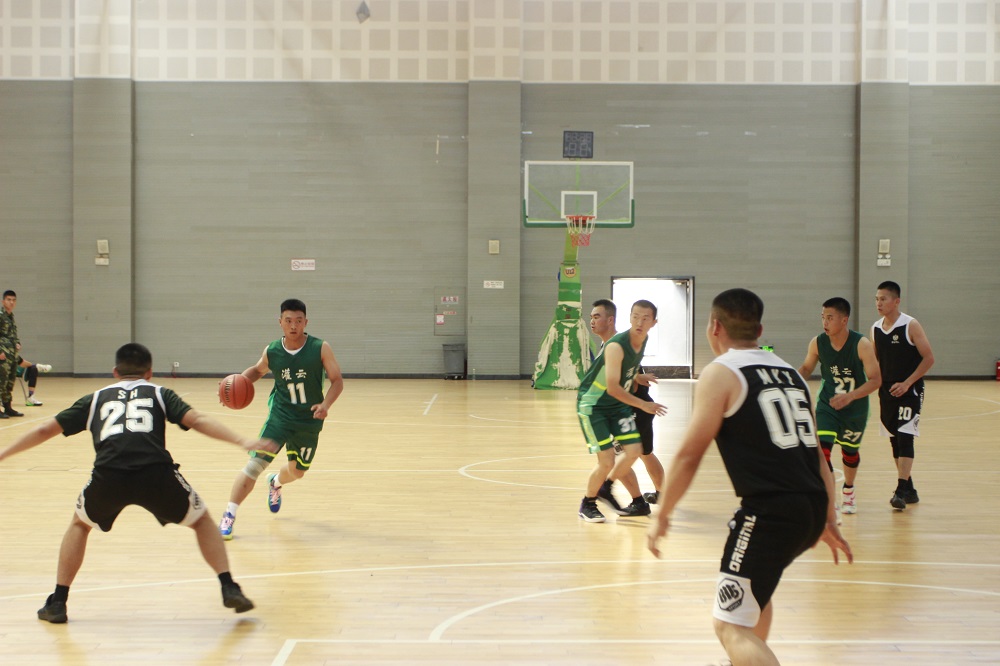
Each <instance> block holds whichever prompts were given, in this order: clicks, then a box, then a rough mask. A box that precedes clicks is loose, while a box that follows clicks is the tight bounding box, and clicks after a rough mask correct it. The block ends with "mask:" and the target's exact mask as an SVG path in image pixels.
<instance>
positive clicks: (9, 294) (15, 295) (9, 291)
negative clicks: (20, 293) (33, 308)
mask: <svg viewBox="0 0 1000 666" xmlns="http://www.w3.org/2000/svg"><path fill="white" fill-rule="evenodd" d="M8 296H13V297H14V298H17V294H15V293H14V290H13V289H8V290H7V291H5V292H3V297H4V298H7V297H8Z"/></svg>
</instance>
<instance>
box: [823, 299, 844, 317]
mask: <svg viewBox="0 0 1000 666" xmlns="http://www.w3.org/2000/svg"><path fill="white" fill-rule="evenodd" d="M823 307H824V308H830V309H833V310H836V311H837V312H839V313H840V314H842V315H844V316H845V317H850V316H851V304H850V302H848V300H847V299H846V298H841V297H840V296H834V297H833V298H830V299H827V300H826V301H824V302H823Z"/></svg>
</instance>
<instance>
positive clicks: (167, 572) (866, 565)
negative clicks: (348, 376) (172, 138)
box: [0, 376, 1000, 666]
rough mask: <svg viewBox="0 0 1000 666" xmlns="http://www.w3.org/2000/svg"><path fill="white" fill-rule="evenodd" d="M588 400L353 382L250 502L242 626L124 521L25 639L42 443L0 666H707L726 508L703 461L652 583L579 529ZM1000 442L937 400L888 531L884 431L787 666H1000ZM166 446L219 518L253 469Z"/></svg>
mask: <svg viewBox="0 0 1000 666" xmlns="http://www.w3.org/2000/svg"><path fill="white" fill-rule="evenodd" d="M157 381H159V382H161V383H162V384H164V385H166V386H169V387H171V388H173V389H174V390H176V391H177V392H178V393H180V394H181V395H182V396H183V397H184V398H185V399H186V400H188V401H189V402H190V403H191V404H192V405H194V406H195V407H196V408H198V409H201V410H203V411H205V412H208V413H210V414H212V415H213V416H217V417H219V418H221V419H223V420H224V421H225V422H226V423H227V424H229V425H230V426H232V427H233V428H234V429H236V430H238V431H241V432H245V433H247V434H248V435H251V434H254V433H256V432H257V430H258V429H259V427H260V425H261V423H262V422H263V417H264V406H265V402H266V401H265V399H264V398H265V396H264V395H258V396H257V400H256V401H255V402H254V404H252V405H251V406H250V407H248V408H247V409H246V410H243V411H240V412H234V411H228V410H224V409H223V408H222V407H220V406H219V405H218V401H217V399H216V398H215V389H216V385H217V381H216V380H208V379H170V378H166V379H158V380H157ZM107 383H110V380H107V381H105V380H96V379H68V378H50V377H46V376H42V378H41V381H40V385H39V391H38V395H39V397H40V398H42V399H43V400H44V401H45V404H44V406H42V407H32V408H22V411H24V412H26V414H27V415H26V416H25V418H23V419H12V420H6V421H2V422H0V446H6V445H7V444H9V443H10V442H11V441H13V440H14V438H15V437H16V436H17V435H19V434H20V433H22V432H24V431H25V430H26V429H27V428H30V427H32V425H33V424H35V423H37V422H39V421H41V420H43V419H46V418H49V417H51V416H52V415H54V414H55V413H56V412H57V411H58V410H59V409H62V408H64V407H66V406H68V405H69V404H70V403H71V402H72V401H73V400H75V399H76V398H78V397H79V396H80V395H83V394H85V393H88V392H90V391H92V390H94V389H96V388H99V387H101V386H104V385H106V384H107ZM258 386H260V387H263V386H265V384H260V385H258ZM692 386H693V385H692V383H691V382H688V381H680V380H678V381H669V382H664V383H663V384H661V385H660V386H659V387H657V388H656V389H654V390H655V391H657V393H658V394H659V400H660V401H661V402H664V403H666V404H667V405H669V408H670V414H669V415H668V416H667V417H664V418H661V419H658V420H657V426H656V427H657V452H658V454H659V455H660V457H661V459H662V460H663V462H664V464H669V462H670V459H671V455H672V453H673V451H674V450H675V447H676V445H677V441H678V437H679V434H680V433H681V431H682V430H683V427H684V426H685V423H686V421H687V418H688V414H689V412H690V407H691V388H692ZM15 392H16V393H15V395H19V394H20V389H19V388H18V387H15ZM574 399H575V394H574V393H573V392H538V391H534V390H532V389H531V388H530V386H529V383H528V382H526V381H521V382H504V381H479V382H472V381H444V380H440V381H436V380H384V379H381V380H348V381H347V387H346V390H345V392H344V394H343V396H342V398H341V400H340V401H339V402H338V403H337V404H336V405H335V406H334V409H333V413H332V415H331V417H330V419H329V420H328V421H327V426H326V430H325V431H324V433H323V435H322V437H321V440H320V447H321V448H320V450H319V454H318V456H317V458H316V462H315V463H314V467H313V469H312V470H311V471H310V472H309V473H308V474H307V476H306V478H305V479H304V480H303V481H301V482H298V483H295V484H291V485H289V486H288V487H287V488H286V490H285V494H284V506H283V507H282V510H281V512H280V513H279V514H277V515H273V516H272V515H271V514H270V513H269V512H268V510H267V508H266V507H265V493H264V491H263V488H262V487H260V486H259V487H258V488H257V489H255V491H254V493H253V494H251V496H250V498H249V499H248V500H247V503H245V504H244V506H243V508H242V509H241V511H240V513H239V516H238V519H237V521H236V538H235V539H234V540H233V541H231V542H230V543H229V545H228V552H229V557H230V561H231V565H232V571H233V574H234V576H235V577H236V580H237V581H238V582H240V583H241V584H242V585H243V588H244V591H245V592H246V593H247V595H248V596H249V597H250V598H252V599H253V600H254V601H255V602H256V604H257V609H255V610H254V611H251V612H250V613H247V614H245V615H239V616H238V615H235V614H233V613H232V612H231V611H229V610H226V609H224V608H223V607H222V605H221V601H220V597H219V590H218V584H217V582H216V580H215V578H214V576H213V574H212V572H211V570H210V569H209V568H208V567H207V565H206V564H205V563H204V562H203V560H202V559H201V557H200V555H199V554H198V551H197V548H196V545H195V540H194V535H193V533H191V532H189V531H188V530H187V529H185V528H180V527H177V526H169V527H166V528H160V527H159V526H158V524H157V523H156V522H155V521H154V520H153V518H152V517H151V516H149V515H147V514H145V513H144V512H143V511H142V510H140V509H135V508H130V509H127V510H126V511H125V512H124V513H123V514H122V515H121V517H120V518H119V520H118V522H117V523H116V524H115V528H114V530H113V531H112V532H110V533H108V534H101V533H98V532H96V531H95V532H94V533H92V536H91V539H90V542H89V546H88V552H87V558H86V560H85V562H84V565H83V568H82V570H81V572H80V575H79V576H78V577H77V580H76V582H75V584H74V586H73V589H72V592H71V595H70V602H69V614H70V620H69V623H68V624H66V625H61V626H60V625H50V624H47V623H44V622H40V621H39V620H37V619H36V618H35V611H36V610H37V609H38V608H39V607H40V606H41V605H42V603H43V601H44V599H45V596H46V595H47V594H48V593H49V592H51V590H52V586H53V584H54V577H55V569H56V560H57V555H58V550H59V543H60V540H61V538H62V534H63V531H64V530H65V527H66V525H67V524H68V522H69V519H70V516H71V513H72V510H73V506H74V501H75V499H76V496H77V494H78V493H79V491H80V489H81V488H82V487H83V485H84V484H85V483H86V481H87V478H88V473H89V470H90V466H91V463H92V461H93V448H92V445H91V441H90V439H89V437H88V436H87V435H86V434H80V435H77V436H75V437H72V438H69V439H64V438H62V437H59V438H57V439H54V440H51V441H50V442H47V443H46V444H43V445H42V446H40V447H38V448H36V449H33V450H32V451H29V452H27V453H24V454H22V455H20V456H18V457H15V458H13V459H11V460H9V461H6V462H4V463H2V464H0V478H2V479H3V484H2V498H3V506H4V510H5V511H6V515H7V518H6V520H5V523H6V525H5V527H6V530H5V538H4V539H3V540H2V542H0V565H2V568H3V573H2V575H0V663H3V664H31V665H37V664H69V665H80V664H138V663H144V664H152V663H156V664H160V663H163V664H201V665H212V664H236V663H238V664H253V665H256V664H265V665H274V666H280V665H288V666H300V665H306V664H310V665H311V664H334V663H337V664H343V663H357V664H406V663H423V664H439V663H453V664H507V663H530V664H629V665H634V664H684V665H686V664H694V665H703V664H707V663H712V662H718V661H719V660H720V659H721V658H723V657H724V653H723V652H722V649H721V647H720V646H719V645H718V643H717V641H716V638H715V635H714V633H713V631H712V621H711V616H710V609H711V606H712V598H713V594H714V590H715V585H714V583H715V577H716V572H717V571H718V561H719V557H720V555H721V548H722V544H723V540H724V538H725V534H726V522H727V520H728V519H729V517H730V515H731V512H732V510H733V509H734V508H735V507H736V505H737V501H736V499H735V497H734V496H733V494H732V490H731V486H730V485H729V481H728V479H727V477H726V474H725V472H724V470H723V468H722V465H721V462H720V460H719V458H718V456H717V454H716V453H715V449H714V447H713V449H712V450H711V451H710V454H709V456H708V457H707V458H706V460H705V463H704V464H703V467H702V470H701V472H700V473H699V475H698V478H697V480H696V482H695V485H694V487H693V489H692V491H691V493H690V494H689V495H688V496H687V497H686V498H685V500H684V501H683V503H682V504H681V506H680V507H679V509H678V511H677V513H676V515H675V526H674V528H673V531H672V532H671V535H670V536H669V538H668V540H667V541H666V543H665V546H666V556H665V559H664V560H659V561H658V560H656V559H655V558H653V556H652V555H650V554H649V552H647V551H646V549H645V533H646V526H647V519H645V518H643V519H621V520H615V519H614V518H613V517H609V522H608V523H606V524H585V523H583V522H582V521H580V520H579V519H578V518H577V515H576V510H577V506H578V504H579V501H580V497H581V495H582V489H583V486H584V483H585V480H586V477H587V474H588V473H589V471H590V469H591V466H592V464H593V461H592V459H591V457H590V456H589V455H588V454H587V453H586V451H585V448H584V445H583V443H582V437H581V435H580V433H579V429H578V426H577V422H576V417H575V413H574ZM20 402H21V401H15V404H19V403H20ZM872 407H873V412H877V399H874V400H873V403H872ZM998 430H1000V383H996V382H992V381H980V382H962V381H931V382H929V384H928V391H927V401H926V404H925V411H924V418H923V422H922V424H921V432H922V436H921V437H920V439H919V440H918V448H917V460H916V465H915V467H914V480H915V482H916V487H917V489H918V490H919V492H920V496H921V500H922V501H921V503H920V504H919V505H917V506H913V507H910V508H908V509H907V510H906V511H905V512H901V513H900V512H895V511H893V510H891V509H890V507H889V504H888V499H889V496H890V494H891V492H892V490H893V488H894V485H895V474H894V471H893V467H892V462H891V456H890V453H889V447H888V441H887V439H885V438H881V437H879V434H878V424H877V418H875V417H874V416H873V418H872V419H870V421H869V427H868V430H867V431H866V434H865V440H864V444H863V446H862V449H861V450H862V464H861V471H860V475H859V479H858V496H859V505H858V506H859V508H858V513H857V515H854V516H846V517H845V519H844V526H843V530H844V533H845V535H846V536H847V538H848V539H849V540H850V542H851V544H852V546H853V547H854V552H855V555H856V558H857V559H856V562H855V563H854V565H852V566H848V565H846V564H841V565H840V566H836V567H835V566H834V565H833V563H832V561H831V559H830V556H829V552H828V550H827V549H826V547H825V546H820V548H818V549H816V550H814V551H810V552H809V553H807V554H805V555H804V556H803V557H801V558H800V560H799V561H798V562H796V563H795V564H794V565H793V566H792V567H791V568H790V569H789V570H788V571H787V572H786V573H785V578H784V580H783V581H782V583H781V585H780V586H779V588H778V592H777V594H776V597H775V600H774V603H775V610H776V612H775V621H774V627H773V630H772V634H771V640H770V643H771V645H772V647H773V649H774V650H775V652H776V653H777V655H778V657H779V659H781V660H782V662H783V663H786V664H837V665H838V666H847V665H854V664H857V665H865V666H868V665H872V664H878V665H880V666H891V665H897V664H898V665H903V664H905V665H906V666H921V665H928V666H929V665H934V666H938V665H940V664H996V663H1000V519H998V518H997V515H998V511H997V508H996V504H997V502H998V500H1000V487H998V483H997V481H998V479H1000V475H998V470H1000V449H998V447H997V444H996V440H997V438H996V433H997V431H998ZM168 443H169V448H170V450H171V452H172V453H173V455H174V458H175V459H176V460H177V461H178V462H180V463H181V465H182V467H181V471H182V472H183V473H184V475H185V476H186V478H187V479H188V480H189V481H190V482H191V483H192V485H194V487H195V488H196V489H197V490H198V491H199V493H200V494H201V496H202V498H203V499H204V500H205V501H206V502H207V503H208V505H209V507H210V510H211V512H212V515H213V517H214V518H215V519H216V520H217V519H218V518H219V516H220V515H221V513H222V511H223V510H224V509H225V504H226V501H227V498H228V493H229V488H230V485H231V483H232V481H233V478H234V477H235V475H236V473H237V471H238V470H240V469H241V468H242V467H243V464H244V460H245V459H244V457H243V454H242V453H241V452H240V451H239V450H237V449H236V448H235V447H232V446H230V445H228V444H225V443H222V442H216V441H212V440H207V439H205V438H203V437H202V436H200V435H198V434H197V433H193V432H189V433H183V432H181V431H180V430H179V429H177V428H176V427H173V426H171V427H170V429H169V431H168ZM641 467H642V466H641V464H640V465H638V466H637V467H636V470H637V472H638V473H639V474H640V480H641V482H642V483H643V485H644V487H645V488H646V489H651V487H650V484H649V479H648V477H646V476H645V474H644V472H643V471H642V469H641ZM261 486H262V484H261Z"/></svg>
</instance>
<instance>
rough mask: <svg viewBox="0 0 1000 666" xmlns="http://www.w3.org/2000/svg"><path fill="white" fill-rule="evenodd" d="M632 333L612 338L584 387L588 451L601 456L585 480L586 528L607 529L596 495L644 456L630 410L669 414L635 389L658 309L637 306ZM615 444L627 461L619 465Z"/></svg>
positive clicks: (580, 408) (580, 400) (580, 402)
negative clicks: (599, 526)
mask: <svg viewBox="0 0 1000 666" xmlns="http://www.w3.org/2000/svg"><path fill="white" fill-rule="evenodd" d="M629 322H630V323H631V325H632V326H631V328H629V330H627V331H622V332H621V333H618V334H617V335H614V336H612V337H611V339H610V340H608V341H607V343H606V344H605V345H604V349H603V350H602V351H601V353H600V355H598V357H597V358H595V359H594V362H593V363H592V364H591V366H590V369H589V370H587V373H586V374H585V375H584V376H583V379H582V380H581V381H580V389H579V392H578V394H577V405H576V411H577V415H578V416H579V418H580V427H581V428H582V429H583V434H584V437H585V438H586V440H587V446H588V448H589V450H590V452H591V453H595V454H597V466H596V467H594V470H593V471H592V472H591V473H590V478H589V479H588V480H587V494H586V495H584V497H583V501H582V502H581V503H580V510H579V515H580V517H581V518H583V519H584V520H585V521H587V522H588V523H603V522H604V514H602V513H601V511H600V510H599V509H598V508H597V493H598V491H599V490H600V489H601V486H602V484H603V483H604V480H605V479H607V478H609V477H610V478H612V479H617V478H619V477H620V476H622V475H623V474H624V473H625V471H626V470H630V469H632V465H633V463H635V461H636V459H637V458H638V457H639V453H640V452H641V451H642V439H641V437H640V435H639V431H638V429H637V428H636V425H635V416H634V415H633V413H632V408H633V407H636V408H638V409H641V410H643V411H645V412H647V413H649V414H656V415H657V416H663V415H664V414H666V413H667V408H666V407H664V406H663V405H661V404H659V403H655V402H649V401H646V400H643V399H642V398H639V397H636V395H635V394H634V393H632V391H631V389H632V383H633V382H634V381H635V379H636V377H637V375H638V374H639V364H640V363H641V362H642V354H643V351H645V349H646V339H647V337H648V335H649V331H650V329H652V328H653V327H654V326H656V306H655V305H653V304H652V303H650V302H649V301H636V302H635V303H634V304H633V305H632V311H631V313H630V315H629ZM615 442H617V443H618V444H619V445H621V448H622V451H623V455H621V456H618V459H617V461H616V459H615V451H614V446H615Z"/></svg>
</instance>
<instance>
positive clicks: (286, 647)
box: [271, 638, 1000, 666]
mask: <svg viewBox="0 0 1000 666" xmlns="http://www.w3.org/2000/svg"><path fill="white" fill-rule="evenodd" d="M305 643H314V644H327V645H425V646H431V645H433V646H438V645H496V646H503V645H691V646H695V645H706V646H713V645H714V646H717V647H718V646H719V641H718V639H707V638H676V639H669V638H637V639H635V640H629V639H627V638H606V639H601V638H580V639H574V638H538V639H533V638H497V639H489V638H482V639H477V638H470V639H461V638H456V639H448V640H442V641H435V642H431V641H426V640H419V639H399V640H395V639H391V638H360V639H357V640H352V639H349V638H288V639H285V643H284V644H283V645H282V646H281V649H280V650H279V651H278V654H277V655H275V657H274V660H273V661H272V662H271V666H285V664H287V663H288V659H289V657H291V656H292V652H293V651H294V650H295V648H296V646H298V645H299V644H305ZM767 644H768V645H792V646H799V645H811V646H817V647H819V646H823V645H833V646H839V645H849V646H857V647H863V646H876V645H907V646H910V645H912V646H928V647H933V646H941V647H960V646H976V647H996V646H1000V641H988V640H977V639H971V640H967V641H960V640H959V641H956V640H942V641H926V640H905V639H900V640H893V639H891V638H887V639H883V640H850V639H844V640H840V639H835V640H822V639H802V640H792V639H774V638H771V639H768V641H767Z"/></svg>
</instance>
